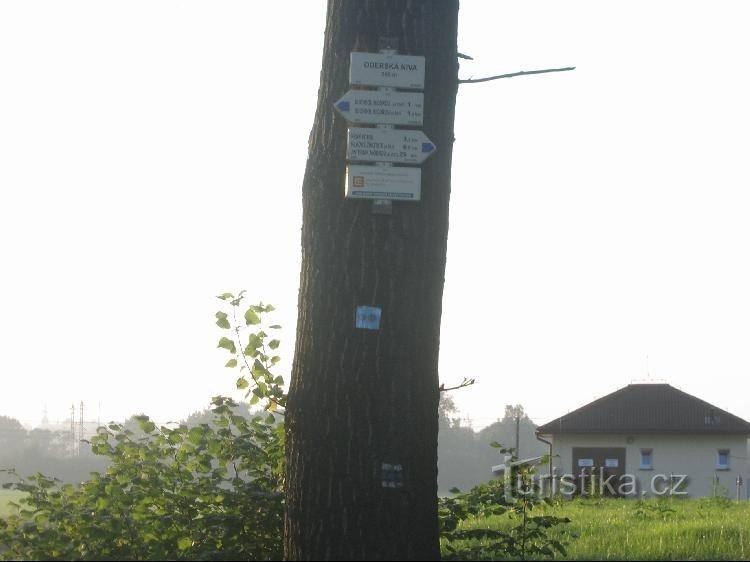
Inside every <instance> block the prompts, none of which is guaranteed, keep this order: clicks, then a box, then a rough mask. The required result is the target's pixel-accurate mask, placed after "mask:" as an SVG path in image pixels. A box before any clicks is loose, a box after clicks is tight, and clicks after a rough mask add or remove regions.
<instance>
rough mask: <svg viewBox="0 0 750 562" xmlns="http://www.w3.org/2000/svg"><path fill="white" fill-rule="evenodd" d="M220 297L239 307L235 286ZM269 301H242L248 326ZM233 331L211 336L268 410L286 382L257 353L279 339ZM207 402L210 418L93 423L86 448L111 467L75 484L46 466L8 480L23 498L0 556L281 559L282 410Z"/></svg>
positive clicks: (0, 536) (4, 531)
mask: <svg viewBox="0 0 750 562" xmlns="http://www.w3.org/2000/svg"><path fill="white" fill-rule="evenodd" d="M227 295H228V294H225V295H222V296H221V297H219V298H221V299H222V300H225V301H228V302H229V303H230V304H231V306H232V308H233V309H237V308H238V307H239V306H240V304H241V301H242V294H240V296H239V297H236V298H235V297H234V296H232V295H229V296H227ZM270 310H271V308H270V307H265V306H263V305H256V306H252V307H250V308H249V309H248V312H246V313H245V315H244V319H245V326H255V325H257V324H259V323H260V315H261V314H262V313H265V312H268V311H270ZM217 318H219V320H221V319H222V318H223V319H226V318H227V316H226V315H225V316H223V317H222V316H221V315H220V314H217ZM217 324H219V322H217ZM224 324H225V323H224V322H221V324H219V325H220V326H221V327H222V328H224V327H225V325H224ZM226 327H229V328H231V326H226ZM234 335H235V336H236V338H237V341H236V343H234V342H233V344H232V345H231V346H230V345H229V344H227V343H226V341H225V340H227V338H222V340H220V343H219V345H220V347H226V348H227V349H228V350H229V351H230V352H232V353H233V354H238V355H239V356H240V358H242V359H244V362H245V366H247V368H248V369H249V375H250V378H251V379H252V382H248V381H247V380H246V379H245V378H244V377H241V379H240V380H239V381H238V383H237V384H238V386H240V387H242V388H248V389H249V390H248V392H250V393H252V396H253V397H254V400H253V401H254V402H255V403H258V404H260V405H262V406H263V407H264V408H265V409H266V410H275V409H277V408H278V406H279V405H280V404H281V403H283V402H282V401H283V393H282V392H280V390H279V389H280V386H281V384H282V383H283V381H282V380H280V378H278V377H274V376H273V375H272V374H271V372H270V370H269V369H270V367H271V366H272V365H274V364H275V363H276V362H277V359H275V358H272V357H270V356H268V355H267V354H266V352H265V349H266V346H269V347H271V348H272V349H275V348H276V347H277V346H278V342H277V340H272V341H271V342H268V343H266V338H267V337H268V336H267V335H266V334H265V332H263V331H262V330H261V331H258V332H255V333H252V334H250V336H249V343H248V345H247V346H242V343H241V341H240V340H239V338H240V336H241V329H240V327H238V326H235V327H234ZM238 346H239V350H240V351H237V347H238ZM245 355H249V356H250V357H251V358H252V360H253V363H252V365H251V364H250V363H249V360H248V359H247V357H245ZM274 357H275V356H274ZM212 404H213V407H212V412H213V420H212V423H210V424H208V423H204V424H200V425H198V426H194V427H188V426H187V425H184V424H181V425H179V426H177V427H167V426H161V427H156V425H155V424H154V423H153V422H152V421H151V420H150V419H149V417H148V416H145V415H144V416H136V417H135V419H136V421H137V422H138V426H139V428H138V431H133V430H132V429H129V428H127V427H125V426H123V425H120V424H110V425H109V426H107V427H100V428H99V429H98V432H97V435H96V436H94V437H93V438H92V439H91V447H92V450H93V452H94V453H95V454H98V455H103V456H104V457H106V458H108V459H109V461H110V462H111V464H110V466H109V467H108V468H107V469H106V471H104V472H103V473H101V474H100V473H92V474H91V478H89V479H88V480H87V481H85V482H83V483H82V484H80V485H72V484H63V483H62V482H61V481H59V480H56V479H54V478H50V477H47V476H45V475H43V474H36V475H34V476H31V477H28V478H25V479H23V478H18V481H17V482H15V483H11V484H8V485H6V487H9V488H13V489H16V490H19V491H22V492H25V493H26V496H24V497H23V498H22V499H20V500H19V501H18V503H14V504H12V505H13V507H15V508H16V509H17V512H16V513H15V514H12V515H10V516H8V517H7V518H6V519H0V559H4V560H20V559H23V560H27V559H34V560H40V559H41V560H238V559H253V560H272V559H280V558H281V557H282V542H281V536H282V525H283V496H282V489H283V486H282V474H283V471H282V469H283V458H284V454H283V451H284V439H283V424H282V423H279V422H280V421H281V420H280V418H281V414H273V413H271V412H269V411H266V412H264V413H263V414H256V415H254V416H252V417H250V418H247V417H245V416H241V415H237V414H236V413H235V409H236V406H237V404H236V403H235V402H234V401H232V400H231V399H229V398H225V397H220V396H219V397H215V398H214V399H213V401H212ZM9 472H12V471H9Z"/></svg>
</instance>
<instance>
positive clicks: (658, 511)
mask: <svg viewBox="0 0 750 562" xmlns="http://www.w3.org/2000/svg"><path fill="white" fill-rule="evenodd" d="M533 514H539V515H541V514H548V515H557V516H559V517H569V518H570V519H571V520H572V522H571V523H569V524H568V525H563V526H561V527H566V528H567V530H566V531H565V533H572V534H574V535H576V536H577V538H570V537H569V538H565V533H562V534H561V533H560V532H558V531H551V532H550V536H553V535H554V536H560V537H561V538H563V540H566V541H567V542H568V547H567V550H568V554H567V557H565V558H562V559H565V560H750V502H747V501H744V502H740V503H739V504H738V503H735V502H733V501H720V500H719V501H717V500H686V499H683V500H646V501H635V500H624V499H606V500H604V499H600V500H596V499H591V500H574V501H565V502H560V503H558V504H556V505H554V506H551V507H546V506H545V507H544V508H537V509H535V510H534V512H533ZM513 524H516V523H515V522H514V521H513V520H510V519H508V517H506V516H498V517H492V518H485V519H475V520H474V521H471V522H468V521H467V522H465V526H466V528H477V527H490V528H495V529H502V528H509V527H511V526H512V525H513ZM558 559H560V558H559V557H558Z"/></svg>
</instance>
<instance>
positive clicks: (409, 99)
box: [333, 90, 424, 127]
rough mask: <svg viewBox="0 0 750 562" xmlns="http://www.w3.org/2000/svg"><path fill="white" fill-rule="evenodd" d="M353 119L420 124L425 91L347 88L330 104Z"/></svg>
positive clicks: (393, 123)
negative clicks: (347, 89)
mask: <svg viewBox="0 0 750 562" xmlns="http://www.w3.org/2000/svg"><path fill="white" fill-rule="evenodd" d="M333 105H334V107H335V108H336V110H337V111H338V112H339V113H341V115H343V116H344V117H346V119H347V120H348V121H351V122H352V123H369V124H375V123H382V124H385V125H416V126H420V127H421V126H422V112H423V110H424V94H423V93H421V92H389V91H385V92H384V91H380V90H349V91H348V92H347V93H346V94H344V96H343V97H342V98H340V99H339V100H338V101H337V102H336V103H334V104H333Z"/></svg>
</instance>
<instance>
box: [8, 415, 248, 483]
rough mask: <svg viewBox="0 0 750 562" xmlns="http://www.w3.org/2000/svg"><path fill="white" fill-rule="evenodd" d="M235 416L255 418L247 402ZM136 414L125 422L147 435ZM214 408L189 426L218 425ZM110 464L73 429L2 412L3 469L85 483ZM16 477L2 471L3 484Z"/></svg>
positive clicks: (191, 418)
mask: <svg viewBox="0 0 750 562" xmlns="http://www.w3.org/2000/svg"><path fill="white" fill-rule="evenodd" d="M233 413H234V414H235V415H240V416H242V417H244V418H246V419H250V418H251V417H252V415H253V414H252V412H251V411H250V408H249V407H248V405H247V404H245V403H240V404H238V405H237V406H236V407H235V408H233ZM137 418H138V416H136V415H134V416H131V417H130V418H128V419H127V420H125V421H124V422H123V423H122V426H123V428H124V429H127V430H130V431H132V432H133V434H134V435H136V436H143V435H145V434H144V433H143V431H142V430H141V428H140V425H139V423H138V420H137ZM213 418H214V414H213V412H212V410H211V409H210V408H206V409H204V410H201V411H197V412H193V413H192V414H190V415H189V416H188V417H187V418H186V419H185V421H184V422H183V423H184V424H186V425H187V426H188V427H196V426H199V425H201V424H203V423H206V424H209V425H211V426H213V425H214V422H213ZM108 465H109V460H108V459H107V457H105V456H102V455H95V454H94V453H93V452H92V451H91V446H90V444H89V443H88V441H83V442H80V443H77V441H76V439H75V438H74V437H73V435H71V432H70V431H69V430H68V431H65V430H59V429H58V430H51V429H43V428H35V429H26V428H25V427H24V426H23V424H21V422H20V421H18V420H17V419H15V418H11V417H8V416H2V415H0V469H13V470H15V472H16V473H17V474H19V475H23V476H26V475H32V474H37V473H42V474H45V475H53V476H54V477H55V478H57V479H59V480H61V481H62V482H64V483H71V484H73V483H77V482H82V481H84V480H86V479H88V478H89V476H90V474H91V473H92V472H103V471H104V470H105V469H106V468H107V466H108ZM13 480H14V479H13V478H12V477H11V476H10V475H9V474H7V473H5V472H0V485H2V484H5V483H7V482H11V481H13Z"/></svg>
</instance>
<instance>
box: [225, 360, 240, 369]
mask: <svg viewBox="0 0 750 562" xmlns="http://www.w3.org/2000/svg"><path fill="white" fill-rule="evenodd" d="M224 366H225V367H229V368H234V367H236V366H237V360H236V359H230V360H229V361H227V364H226V365H224Z"/></svg>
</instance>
